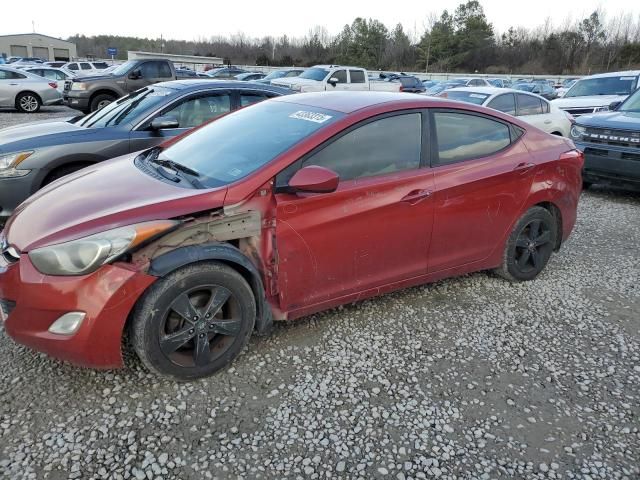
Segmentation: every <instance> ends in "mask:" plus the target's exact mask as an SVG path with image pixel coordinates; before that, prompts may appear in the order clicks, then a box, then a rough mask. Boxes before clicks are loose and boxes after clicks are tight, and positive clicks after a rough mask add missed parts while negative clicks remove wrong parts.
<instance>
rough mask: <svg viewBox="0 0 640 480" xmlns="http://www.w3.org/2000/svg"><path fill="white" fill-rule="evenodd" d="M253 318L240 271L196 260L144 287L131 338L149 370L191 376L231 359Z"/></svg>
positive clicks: (243, 342) (251, 300)
mask: <svg viewBox="0 0 640 480" xmlns="http://www.w3.org/2000/svg"><path fill="white" fill-rule="evenodd" d="M255 318H256V305H255V299H254V296H253V292H252V290H251V287H250V286H249V284H248V283H247V281H246V280H245V279H244V278H243V277H242V275H240V274H239V273H238V272H237V271H235V270H233V269H232V268H230V267H228V266H227V265H224V264H220V263H214V262H211V263H199V264H194V265H189V266H186V267H184V268H181V269H179V270H176V271H175V272H173V273H170V274H169V275H167V276H166V277H164V278H162V279H160V280H158V281H157V282H156V283H155V284H154V285H153V286H152V287H151V288H150V289H149V291H148V292H147V293H146V294H145V296H144V297H143V298H142V300H141V301H140V303H139V305H138V306H137V308H136V310H135V313H134V316H133V321H132V324H131V339H132V343H133V347H134V349H135V351H136V353H137V354H138V356H139V357H140V359H141V360H142V362H143V363H144V364H145V366H146V367H147V368H148V369H149V370H151V371H153V372H156V373H158V374H160V375H166V376H170V377H173V378H175V379H177V380H191V379H196V378H200V377H206V376H208V375H211V374H213V373H215V372H217V371H218V370H220V369H222V368H224V367H225V366H226V365H228V364H229V363H230V362H231V361H232V360H233V359H235V358H236V357H237V356H238V355H239V354H240V352H241V351H242V349H243V348H244V346H245V345H246V344H247V342H248V341H249V337H250V336H251V332H252V331H253V327H254V324H255Z"/></svg>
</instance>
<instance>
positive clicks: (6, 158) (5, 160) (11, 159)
mask: <svg viewBox="0 0 640 480" xmlns="http://www.w3.org/2000/svg"><path fill="white" fill-rule="evenodd" d="M31 155H33V150H31V151H28V152H18V153H7V154H6V155H0V170H4V169H7V168H12V167H16V166H18V164H19V163H20V162H23V161H24V160H26V159H27V158H29V157H30V156H31Z"/></svg>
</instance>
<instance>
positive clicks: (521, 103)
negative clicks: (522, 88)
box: [518, 93, 542, 116]
mask: <svg viewBox="0 0 640 480" xmlns="http://www.w3.org/2000/svg"><path fill="white" fill-rule="evenodd" d="M541 113H542V103H541V101H540V99H539V98H538V97H534V96H533V95H523V94H521V93H519V94H518V116H521V115H540V114H541Z"/></svg>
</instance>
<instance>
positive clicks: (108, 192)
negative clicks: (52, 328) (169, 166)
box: [5, 152, 227, 252]
mask: <svg viewBox="0 0 640 480" xmlns="http://www.w3.org/2000/svg"><path fill="white" fill-rule="evenodd" d="M138 154H139V152H138V153H135V154H129V155H125V156H123V157H119V158H116V159H113V160H109V161H106V162H102V163H99V164H97V165H95V166H92V167H88V168H85V169H83V170H80V171H78V172H76V173H73V174H71V175H69V176H67V177H64V178H62V179H60V180H58V181H57V182H54V183H52V184H51V185H49V186H47V187H45V188H43V189H42V190H40V191H39V192H37V193H36V194H35V195H33V196H32V197H30V198H29V199H28V200H27V201H25V202H24V203H23V204H21V205H20V206H19V207H18V208H17V209H16V210H15V212H14V215H13V216H12V217H11V218H10V219H9V221H8V222H7V225H6V229H5V234H6V237H7V240H8V242H9V244H10V245H12V246H14V247H15V248H17V249H18V250H19V251H21V252H29V251H30V250H33V249H34V248H39V247H44V246H47V245H53V244H57V243H62V242H68V241H70V240H75V239H78V238H82V237H85V236H87V235H92V234H94V233H99V232H102V231H106V230H110V229H113V228H118V227H122V226H125V225H132V224H136V223H140V222H145V221H150V220H164V219H170V218H175V217H179V216H182V215H187V214H190V213H194V212H201V211H207V210H212V209H215V208H218V207H221V206H222V205H223V204H224V199H225V196H226V193H227V188H226V187H222V188H218V189H209V190H196V189H187V188H182V187H179V186H176V185H170V184H168V183H165V182H163V181H160V180H158V179H156V178H153V177H151V176H149V175H148V174H146V173H144V172H142V171H141V170H139V169H138V168H137V167H136V166H135V165H134V158H135V157H136V156H137V155H138Z"/></svg>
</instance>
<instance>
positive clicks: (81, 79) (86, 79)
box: [70, 73, 113, 82]
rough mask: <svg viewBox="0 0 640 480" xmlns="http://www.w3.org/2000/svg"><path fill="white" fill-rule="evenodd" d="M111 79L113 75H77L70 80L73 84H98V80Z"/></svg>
mask: <svg viewBox="0 0 640 480" xmlns="http://www.w3.org/2000/svg"><path fill="white" fill-rule="evenodd" d="M112 78H113V74H111V73H108V74H106V75H87V76H86V77H85V76H83V75H79V76H77V77H74V78H72V79H70V80H72V81H74V82H99V81H100V80H111V79H112Z"/></svg>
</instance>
